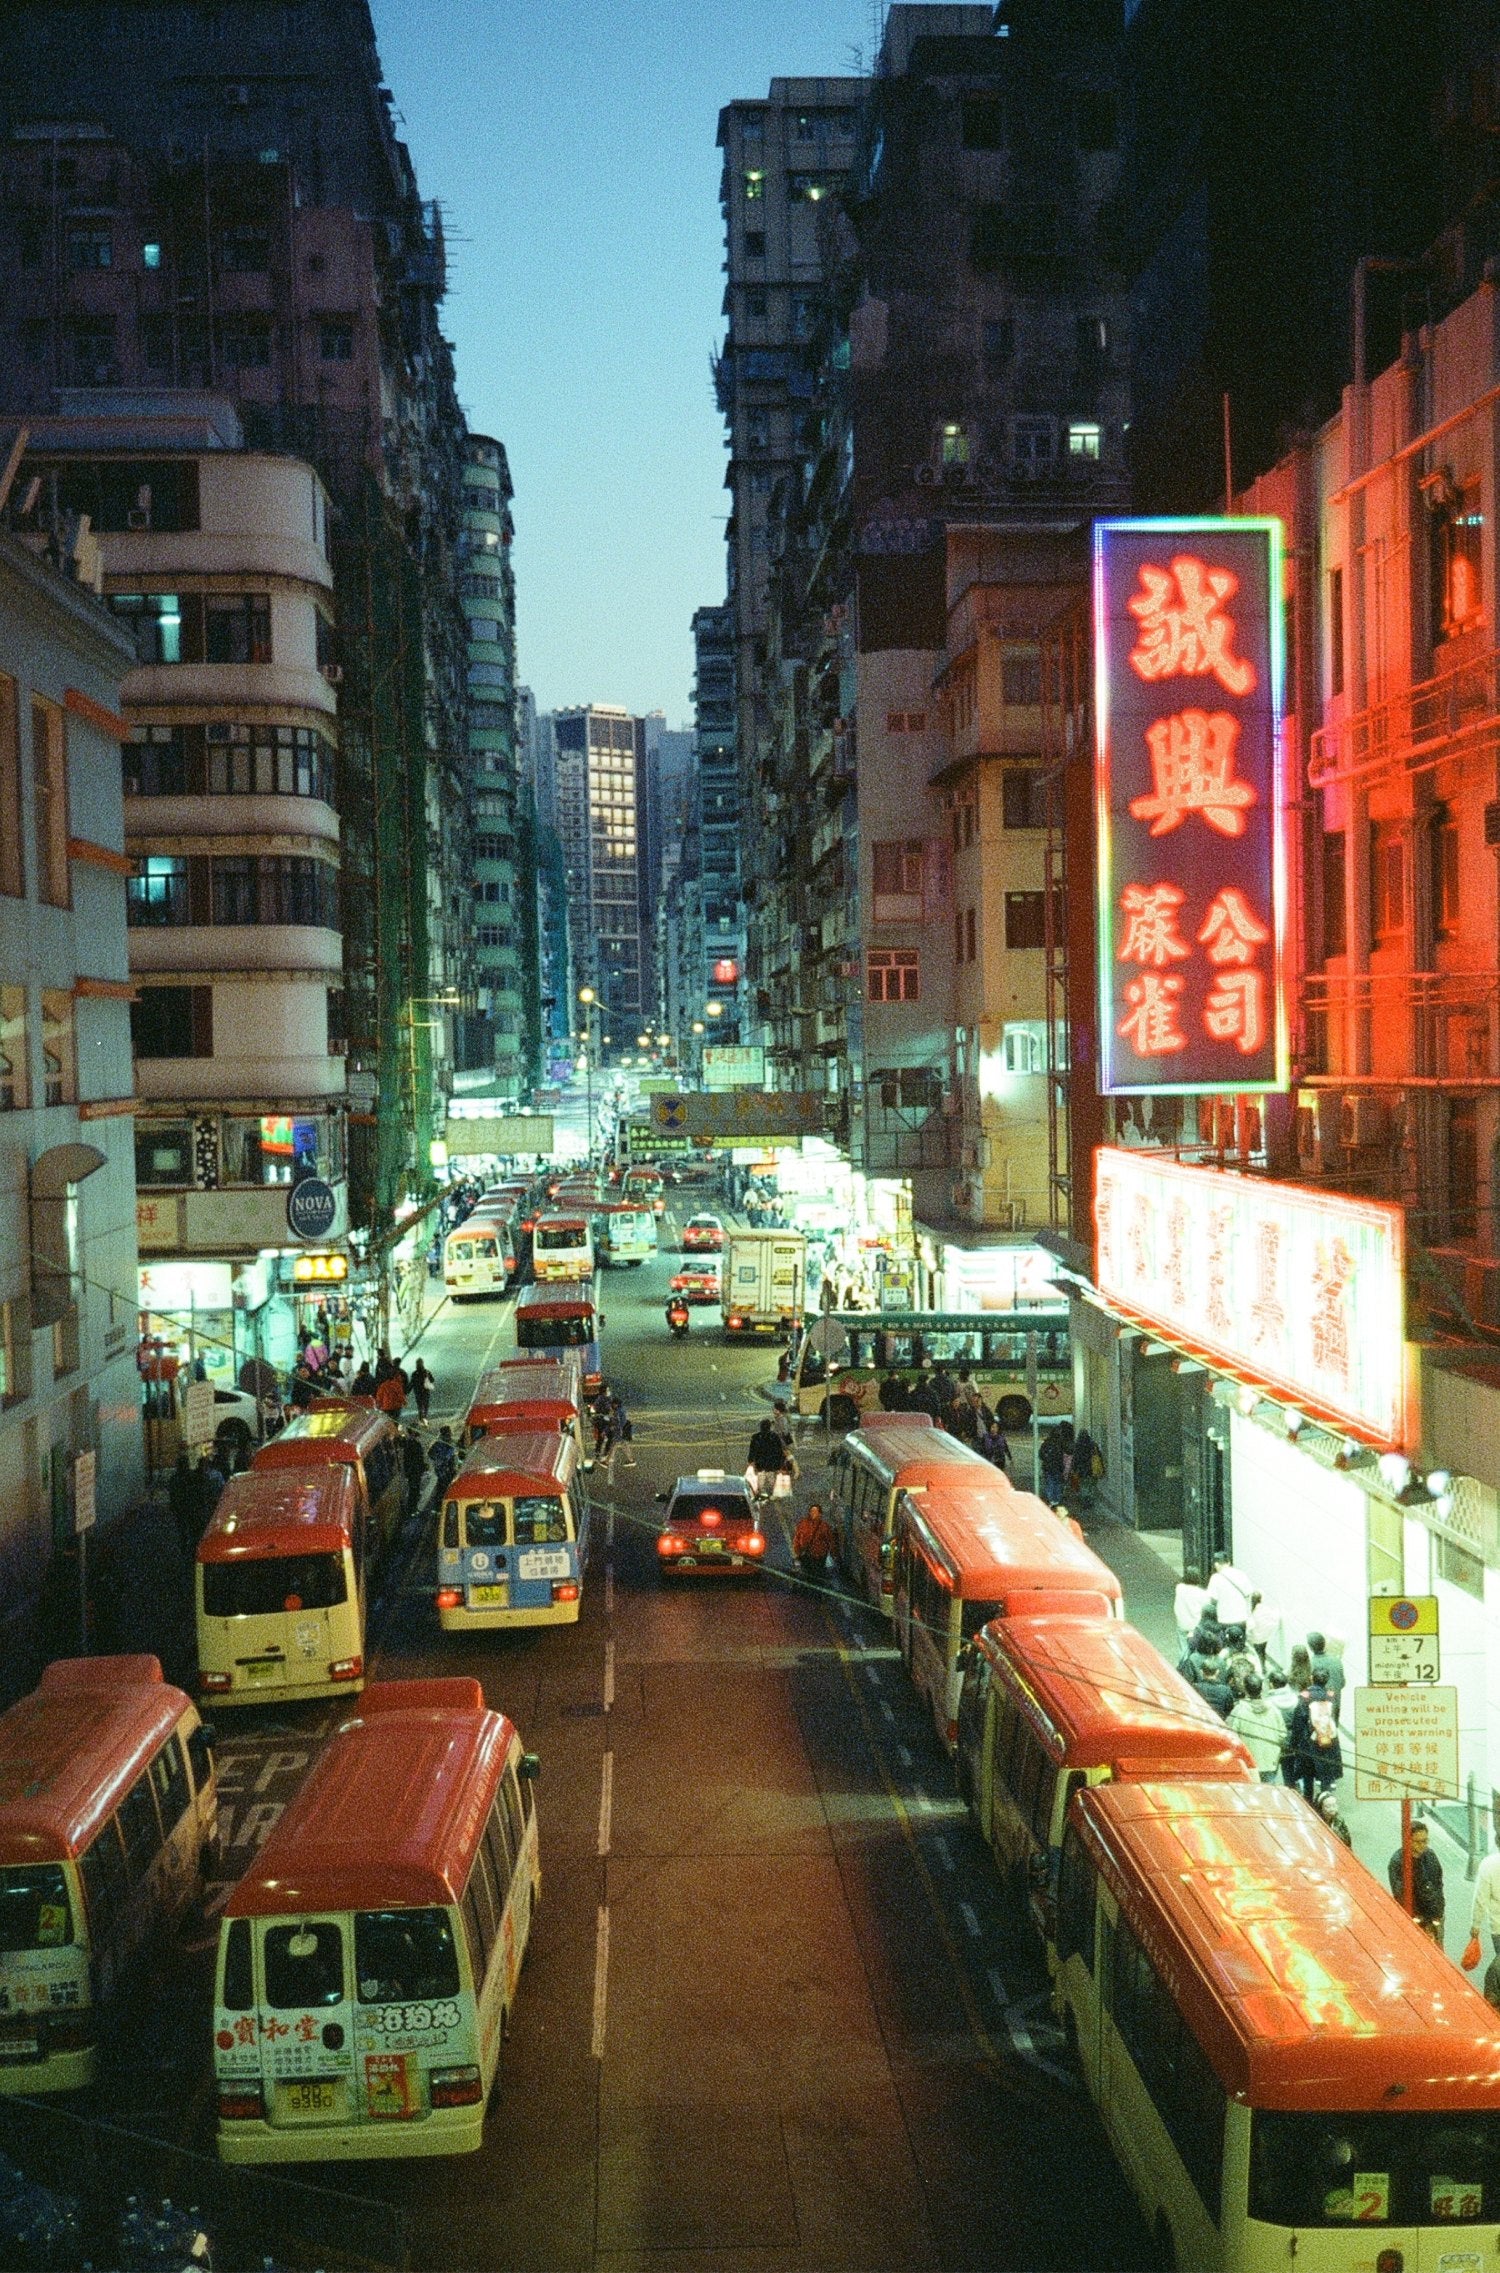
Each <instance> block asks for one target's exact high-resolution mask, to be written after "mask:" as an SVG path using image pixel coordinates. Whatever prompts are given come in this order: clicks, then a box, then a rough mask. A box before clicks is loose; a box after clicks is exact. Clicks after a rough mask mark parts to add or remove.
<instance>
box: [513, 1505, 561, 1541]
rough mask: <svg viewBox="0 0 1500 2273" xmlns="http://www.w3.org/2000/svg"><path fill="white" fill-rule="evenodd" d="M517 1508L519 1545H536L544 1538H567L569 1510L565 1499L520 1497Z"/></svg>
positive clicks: (517, 1538) (517, 1539) (517, 1537)
mask: <svg viewBox="0 0 1500 2273" xmlns="http://www.w3.org/2000/svg"><path fill="white" fill-rule="evenodd" d="M515 1510H516V1545H517V1546H518V1547H535V1546H539V1545H540V1544H541V1542H542V1541H543V1540H548V1539H566V1538H567V1536H568V1510H567V1505H566V1503H565V1502H564V1501H562V1500H560V1499H518V1500H517V1501H516V1502H515Z"/></svg>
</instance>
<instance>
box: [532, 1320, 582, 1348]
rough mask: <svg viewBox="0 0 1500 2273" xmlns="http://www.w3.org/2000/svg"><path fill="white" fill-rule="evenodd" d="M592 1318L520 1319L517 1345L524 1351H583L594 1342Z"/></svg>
mask: <svg viewBox="0 0 1500 2273" xmlns="http://www.w3.org/2000/svg"><path fill="white" fill-rule="evenodd" d="M592 1324H593V1321H592V1319H590V1318H579V1317H572V1318H518V1319H517V1320H516V1345H517V1347H518V1348H519V1349H523V1350H558V1349H562V1350H581V1349H582V1348H583V1347H584V1346H585V1344H586V1343H588V1342H590V1341H592V1339H593V1335H592V1332H591V1330H590V1329H591V1327H592Z"/></svg>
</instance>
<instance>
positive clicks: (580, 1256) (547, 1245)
mask: <svg viewBox="0 0 1500 2273" xmlns="http://www.w3.org/2000/svg"><path fill="white" fill-rule="evenodd" d="M595 1204H596V1203H595V1202H594V1201H593V1200H590V1201H589V1202H587V1203H586V1205H585V1206H583V1207H580V1208H577V1209H575V1208H573V1207H562V1206H559V1207H556V1208H552V1209H549V1210H548V1212H547V1213H546V1214H545V1215H539V1216H538V1217H537V1219H536V1222H535V1224H534V1225H533V1227H532V1233H531V1275H532V1277H533V1278H534V1279H536V1280H537V1282H538V1283H539V1284H540V1283H542V1282H544V1281H546V1280H548V1279H591V1278H592V1277H593V1275H594V1234H593V1230H592V1228H591V1226H590V1221H589V1219H590V1216H591V1215H592V1213H593V1209H594V1206H595Z"/></svg>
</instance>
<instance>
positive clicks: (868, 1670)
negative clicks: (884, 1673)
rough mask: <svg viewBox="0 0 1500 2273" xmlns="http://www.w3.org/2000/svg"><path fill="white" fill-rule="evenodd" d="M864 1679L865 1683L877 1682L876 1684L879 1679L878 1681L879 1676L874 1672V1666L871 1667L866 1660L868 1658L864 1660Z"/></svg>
mask: <svg viewBox="0 0 1500 2273" xmlns="http://www.w3.org/2000/svg"><path fill="white" fill-rule="evenodd" d="M865 1679H866V1680H867V1681H877V1682H878V1681H879V1679H880V1675H879V1674H878V1673H877V1672H876V1670H875V1668H874V1666H873V1665H871V1663H870V1661H869V1659H868V1658H866V1660H865Z"/></svg>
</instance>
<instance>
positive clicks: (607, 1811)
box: [599, 1752, 615, 1855]
mask: <svg viewBox="0 0 1500 2273" xmlns="http://www.w3.org/2000/svg"><path fill="white" fill-rule="evenodd" d="M614 1804H615V1756H614V1754H613V1752H606V1753H605V1755H604V1774H603V1778H602V1781H601V1783H600V1786H599V1852H600V1854H601V1855H607V1854H608V1853H609V1833H610V1819H611V1817H612V1815H613V1813H614Z"/></svg>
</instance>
